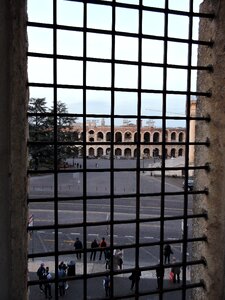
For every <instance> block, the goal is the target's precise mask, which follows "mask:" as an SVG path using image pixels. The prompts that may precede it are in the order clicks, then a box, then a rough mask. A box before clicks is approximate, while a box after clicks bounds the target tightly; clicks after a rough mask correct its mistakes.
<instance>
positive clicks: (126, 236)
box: [124, 235, 134, 239]
mask: <svg viewBox="0 0 225 300" xmlns="http://www.w3.org/2000/svg"><path fill="white" fill-rule="evenodd" d="M124 237H125V238H128V239H129V238H132V239H133V238H134V236H133V235H125V236H124Z"/></svg>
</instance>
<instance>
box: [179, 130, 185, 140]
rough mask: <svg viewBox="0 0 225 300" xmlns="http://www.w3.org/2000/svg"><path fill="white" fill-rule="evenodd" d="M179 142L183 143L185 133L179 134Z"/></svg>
mask: <svg viewBox="0 0 225 300" xmlns="http://www.w3.org/2000/svg"><path fill="white" fill-rule="evenodd" d="M178 139H179V142H183V141H184V133H183V132H180V133H179V138H178Z"/></svg>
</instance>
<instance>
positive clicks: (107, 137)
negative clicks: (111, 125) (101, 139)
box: [105, 132, 111, 142]
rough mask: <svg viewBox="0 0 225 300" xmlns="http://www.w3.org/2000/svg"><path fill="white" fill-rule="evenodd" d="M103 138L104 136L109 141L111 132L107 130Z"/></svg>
mask: <svg viewBox="0 0 225 300" xmlns="http://www.w3.org/2000/svg"><path fill="white" fill-rule="evenodd" d="M105 138H106V142H110V141H111V132H107V133H106V136H105Z"/></svg>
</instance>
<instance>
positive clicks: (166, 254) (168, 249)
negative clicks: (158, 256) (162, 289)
mask: <svg viewBox="0 0 225 300" xmlns="http://www.w3.org/2000/svg"><path fill="white" fill-rule="evenodd" d="M171 254H173V251H172V249H171V246H170V245H169V244H166V245H165V247H164V257H165V260H164V263H165V264H166V262H167V261H168V264H169V263H170V255H171Z"/></svg>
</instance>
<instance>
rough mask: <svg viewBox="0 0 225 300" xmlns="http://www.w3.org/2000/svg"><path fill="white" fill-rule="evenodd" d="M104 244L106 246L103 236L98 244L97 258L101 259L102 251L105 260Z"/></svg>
mask: <svg viewBox="0 0 225 300" xmlns="http://www.w3.org/2000/svg"><path fill="white" fill-rule="evenodd" d="M106 246H107V243H106V241H105V238H104V237H103V238H102V240H101V242H100V244H99V248H100V253H99V260H101V259H102V253H103V252H104V256H105V260H106V251H105V249H106Z"/></svg>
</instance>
